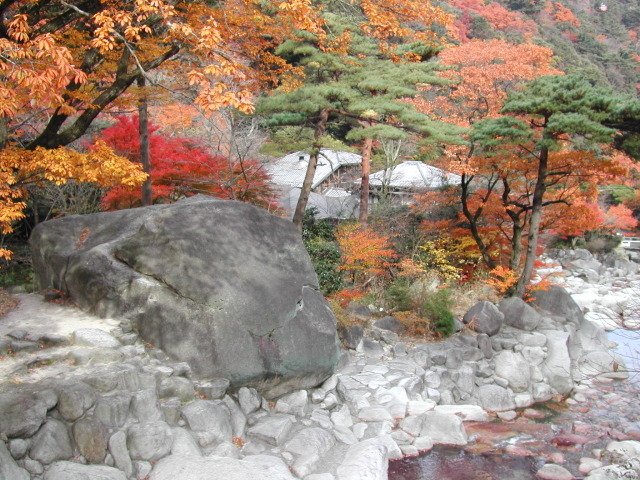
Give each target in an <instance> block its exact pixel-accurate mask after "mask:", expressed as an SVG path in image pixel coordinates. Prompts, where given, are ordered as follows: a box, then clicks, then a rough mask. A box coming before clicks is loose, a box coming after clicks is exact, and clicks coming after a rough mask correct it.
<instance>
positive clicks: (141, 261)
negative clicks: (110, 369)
mask: <svg viewBox="0 0 640 480" xmlns="http://www.w3.org/2000/svg"><path fill="white" fill-rule="evenodd" d="M31 248H32V253H33V264H34V268H35V271H36V277H37V280H38V285H39V287H40V288H42V289H57V290H60V291H62V292H65V293H67V294H69V295H70V297H71V298H72V299H73V300H74V301H75V302H76V303H77V304H78V305H79V306H80V307H81V308H83V309H86V310H88V311H91V312H95V313H97V314H98V315H100V316H106V317H108V316H120V317H126V318H129V319H132V320H133V321H134V322H135V327H136V328H137V330H138V332H139V333H140V335H141V336H142V338H143V339H144V340H145V341H146V342H149V343H151V344H153V345H155V346H156V347H159V348H161V349H162V350H163V351H164V352H165V353H167V354H168V355H170V356H172V357H173V358H175V359H178V360H181V361H186V362H188V363H189V365H190V366H191V368H192V369H193V372H194V373H195V374H196V375H197V376H199V377H201V378H213V377H224V378H227V379H228V380H229V381H230V382H231V386H232V387H233V388H237V387H239V386H242V385H253V386H256V387H259V388H260V390H261V392H262V393H263V394H265V395H266V396H271V397H276V396H279V395H281V394H282V393H286V392H288V391H293V390H296V389H299V388H307V387H312V386H315V385H317V384H319V383H320V382H321V381H322V380H324V379H325V378H327V377H328V376H329V375H330V374H331V373H332V371H333V369H334V367H335V365H336V363H337V360H338V352H339V350H338V343H337V336H336V328H335V325H336V321H335V317H334V316H333V313H332V312H331V309H330V308H329V306H328V304H327V303H326V301H325V300H324V298H323V297H322V294H321V293H320V292H319V290H318V281H317V278H316V275H315V272H314V271H313V267H312V265H311V262H310V260H309V256H308V254H307V252H306V251H305V248H304V245H303V244H302V241H301V240H300V235H299V232H298V231H297V230H296V229H295V227H294V226H293V224H291V222H288V221H286V220H284V219H281V218H278V217H275V216H273V215H270V214H268V213H267V212H265V211H263V210H259V209H257V208H255V207H252V206H250V205H247V204H243V203H239V202H233V201H224V200H220V199H215V198H212V197H206V196H202V195H197V196H195V197H191V198H189V199H186V200H182V201H179V202H176V203H173V204H169V205H157V206H151V207H144V208H138V209H131V210H122V211H117V212H105V213H96V214H91V215H82V216H69V217H64V218H61V219H58V220H53V221H49V222H44V223H41V224H39V225H38V227H36V229H34V231H33V234H32V237H31ZM87 336H88V335H83V336H82V338H83V339H84V338H85V337H87ZM88 338H89V339H95V338H97V337H96V335H93V336H88ZM112 340H113V339H112ZM83 341H85V340H83ZM87 341H93V340H87ZM99 341H101V342H104V341H105V339H104V337H99ZM109 346H110V347H112V346H113V345H109Z"/></svg>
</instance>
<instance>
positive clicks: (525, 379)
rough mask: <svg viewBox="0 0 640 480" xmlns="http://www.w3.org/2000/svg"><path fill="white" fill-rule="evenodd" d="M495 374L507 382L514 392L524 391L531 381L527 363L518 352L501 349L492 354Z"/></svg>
mask: <svg viewBox="0 0 640 480" xmlns="http://www.w3.org/2000/svg"><path fill="white" fill-rule="evenodd" d="M494 362H495V375H496V376H497V377H501V378H503V379H505V380H506V381H507V382H509V387H510V388H511V389H512V390H513V391H514V392H515V393H520V392H525V391H527V390H528V389H529V385H530V383H531V372H530V369H529V363H527V361H526V360H525V359H524V358H523V356H522V355H520V354H519V353H515V352H512V351H510V350H503V351H501V352H498V353H497V354H496V355H495V356H494Z"/></svg>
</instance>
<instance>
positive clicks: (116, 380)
mask: <svg viewBox="0 0 640 480" xmlns="http://www.w3.org/2000/svg"><path fill="white" fill-rule="evenodd" d="M83 381H84V382H85V383H87V384H88V385H90V386H91V387H93V388H94V389H95V390H97V391H98V392H100V393H109V392H111V391H112V390H115V389H119V390H128V391H131V392H135V391H136V390H139V389H140V375H139V372H138V369H137V368H136V367H135V366H134V365H130V364H127V363H118V364H116V365H109V366H106V367H99V368H97V369H95V370H94V371H93V372H92V373H91V374H89V375H87V376H85V377H84V378H83Z"/></svg>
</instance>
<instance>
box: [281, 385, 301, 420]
mask: <svg viewBox="0 0 640 480" xmlns="http://www.w3.org/2000/svg"><path fill="white" fill-rule="evenodd" d="M275 410H276V412H277V413H288V414H290V415H295V416H296V417H304V416H305V415H306V414H307V412H308V410H309V395H308V394H307V392H306V390H298V391H296V392H291V393H289V394H287V395H285V396H284V397H280V398H279V399H278V401H277V402H276V408H275Z"/></svg>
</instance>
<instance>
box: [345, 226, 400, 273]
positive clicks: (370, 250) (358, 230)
mask: <svg viewBox="0 0 640 480" xmlns="http://www.w3.org/2000/svg"><path fill="white" fill-rule="evenodd" d="M336 239H337V241H338V245H339V246H340V250H341V251H342V265H340V267H339V269H340V270H342V271H344V272H347V273H348V274H350V275H352V277H353V278H354V279H358V278H362V277H363V276H367V275H384V274H385V273H386V271H387V268H388V267H390V266H392V265H394V264H395V259H396V257H397V253H396V251H395V250H394V249H393V248H392V247H391V241H390V237H389V236H387V235H380V234H378V233H377V232H375V231H374V230H373V229H372V228H370V227H368V226H366V225H362V224H357V223H345V224H342V225H341V226H340V227H339V228H338V231H337V232H336Z"/></svg>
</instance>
